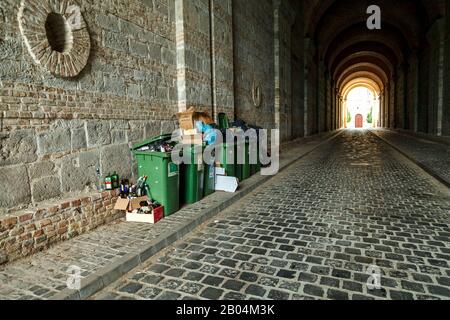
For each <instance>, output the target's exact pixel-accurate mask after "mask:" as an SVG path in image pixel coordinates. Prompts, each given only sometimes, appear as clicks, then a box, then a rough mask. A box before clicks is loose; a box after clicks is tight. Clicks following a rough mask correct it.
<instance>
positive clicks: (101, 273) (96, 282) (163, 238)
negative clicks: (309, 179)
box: [51, 130, 343, 300]
mask: <svg viewBox="0 0 450 320" xmlns="http://www.w3.org/2000/svg"><path fill="white" fill-rule="evenodd" d="M342 133H343V131H342V130H340V131H337V132H332V133H331V134H330V135H329V136H326V137H324V138H323V139H324V140H322V141H320V142H318V143H317V145H314V146H312V147H311V148H309V149H307V150H304V151H301V152H300V153H298V154H296V156H294V157H292V158H288V159H285V160H281V159H280V160H281V161H280V170H279V172H282V171H284V170H285V169H287V168H289V167H290V166H291V165H293V164H294V163H295V162H297V161H298V160H300V159H302V158H304V157H306V156H307V155H309V154H310V153H312V152H313V151H315V150H317V149H318V148H320V147H321V146H323V145H324V144H326V143H328V142H329V141H331V140H333V139H335V138H336V137H337V136H339V135H341V134H342ZM276 176H277V175H274V176H261V175H255V176H253V177H251V178H250V179H249V180H247V181H245V182H250V183H248V184H245V185H244V186H243V188H242V189H241V190H240V191H238V192H237V193H235V194H233V196H231V197H230V198H229V199H227V200H225V201H223V202H221V203H219V204H217V205H214V206H213V207H210V208H208V209H205V210H203V211H202V212H200V213H199V214H198V215H197V216H196V217H194V218H192V219H191V220H189V221H187V222H185V223H183V224H182V225H181V226H178V227H177V228H176V229H174V230H171V231H168V232H166V233H164V234H161V235H160V236H159V237H157V238H156V239H154V240H152V241H151V242H150V243H148V244H147V245H145V246H143V247H142V248H140V249H139V250H136V251H133V252H130V253H128V254H127V255H125V256H124V257H122V258H120V259H118V260H116V261H114V262H113V263H112V264H110V265H109V266H107V267H104V268H102V269H100V270H98V271H96V272H95V273H93V274H92V275H90V276H88V277H87V278H84V279H82V280H81V289H80V290H74V289H65V290H63V291H61V292H59V293H57V294H56V295H54V296H53V297H51V300H84V299H87V298H89V297H91V296H92V295H94V294H96V293H97V292H99V291H100V290H102V289H104V288H106V287H107V286H108V285H110V284H112V283H113V282H115V281H116V280H118V279H120V278H121V277H122V276H124V275H125V274H127V273H128V272H130V271H131V270H133V269H134V268H136V267H138V266H139V265H140V264H142V263H144V262H145V261H147V260H148V259H150V258H151V257H152V256H154V255H155V254H157V253H158V252H160V251H161V250H163V249H165V248H167V247H169V246H170V245H171V244H173V243H174V242H176V241H178V240H180V239H181V238H183V237H184V236H185V235H187V234H188V233H190V232H191V231H193V230H194V229H195V228H197V227H198V226H200V225H201V224H203V223H204V222H206V221H208V220H209V219H211V218H213V217H214V216H216V215H217V214H219V213H220V212H222V211H223V210H224V209H226V208H228V207H230V206H231V205H233V204H234V203H236V202H237V201H239V200H240V199H242V198H243V197H245V196H246V195H248V194H250V193H251V192H253V191H254V190H255V189H256V188H257V187H260V186H262V185H263V184H265V183H266V182H268V181H269V180H271V179H272V178H273V177H276Z"/></svg>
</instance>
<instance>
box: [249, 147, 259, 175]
mask: <svg viewBox="0 0 450 320" xmlns="http://www.w3.org/2000/svg"><path fill="white" fill-rule="evenodd" d="M254 143H255V144H256V163H251V164H250V174H251V175H252V176H253V175H255V174H256V173H258V172H259V171H261V161H260V159H259V141H258V140H257V139H256V141H254ZM249 150H251V148H249Z"/></svg>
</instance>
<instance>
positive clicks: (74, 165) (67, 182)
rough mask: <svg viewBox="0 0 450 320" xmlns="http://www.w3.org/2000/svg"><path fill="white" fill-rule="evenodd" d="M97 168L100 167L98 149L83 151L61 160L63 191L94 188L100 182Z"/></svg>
mask: <svg viewBox="0 0 450 320" xmlns="http://www.w3.org/2000/svg"><path fill="white" fill-rule="evenodd" d="M97 168H100V156H99V153H98V151H90V152H82V153H80V154H77V155H70V156H67V157H64V158H63V159H62V160H61V182H62V190H63V192H73V191H82V190H85V189H94V188H96V186H97V185H98V184H99V181H98V177H97V172H96V170H97Z"/></svg>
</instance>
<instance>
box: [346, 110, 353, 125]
mask: <svg viewBox="0 0 450 320" xmlns="http://www.w3.org/2000/svg"><path fill="white" fill-rule="evenodd" d="M350 122H352V114H351V113H350V111H347V123H350Z"/></svg>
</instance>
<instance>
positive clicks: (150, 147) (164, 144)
mask: <svg viewBox="0 0 450 320" xmlns="http://www.w3.org/2000/svg"><path fill="white" fill-rule="evenodd" d="M175 145H176V142H173V141H172V142H171V141H170V140H159V141H155V142H152V143H149V144H147V145H144V146H142V147H141V148H139V149H138V151H152V152H172V150H173V148H174V147H175Z"/></svg>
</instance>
